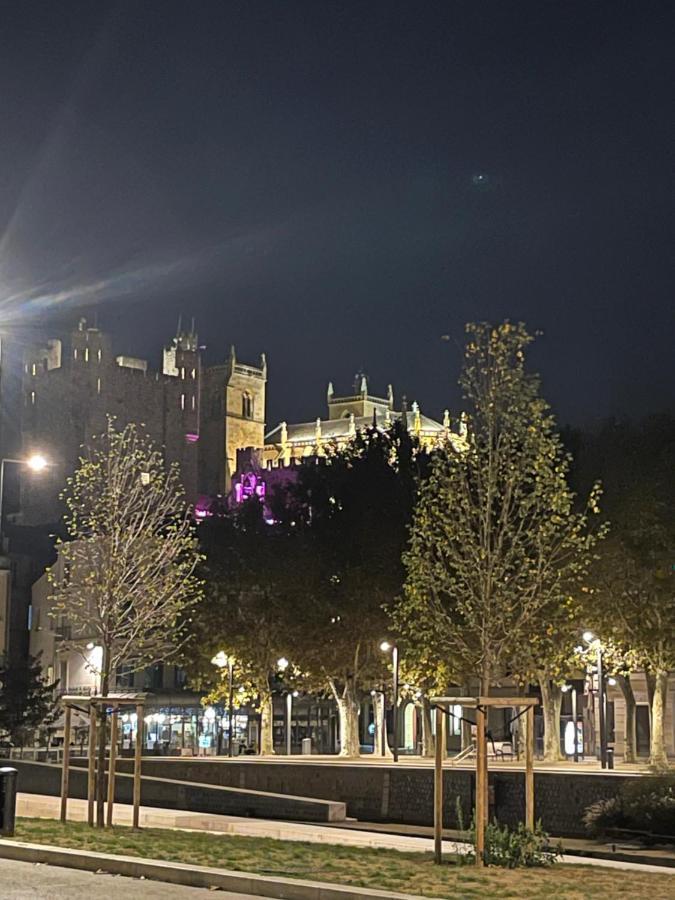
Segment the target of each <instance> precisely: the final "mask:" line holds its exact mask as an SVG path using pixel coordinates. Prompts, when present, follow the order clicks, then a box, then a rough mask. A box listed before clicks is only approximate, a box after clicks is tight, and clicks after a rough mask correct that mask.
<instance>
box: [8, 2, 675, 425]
mask: <svg viewBox="0 0 675 900" xmlns="http://www.w3.org/2000/svg"><path fill="white" fill-rule="evenodd" d="M674 8H675V4H673V3H672V2H667V3H665V2H664V3H657V2H649V0H635V2H631V3H627V2H620V0H613V2H607V3H604V2H591V0H584V2H569V0H565V2H563V0H560V2H546V0H537V2H532V3H529V2H525V0H512V2H507V0H499V2H495V3H487V2H479V0H471V2H453V0H443V2H439V3H434V2H429V0H425V2H422V3H414V2H412V0H410V2H408V3H397V2H393V0H387V2H384V3H378V2H373V0H361V2H358V3H350V2H344V0H343V2H339V3H338V2H329V0H308V2H292V0H288V2H274V0H266V2H255V0H246V2H241V3H240V2H229V0H218V2H208V0H200V2H188V0H184V2H180V3H174V2H169V0H161V2H152V0H143V2H129V3H106V2H102V0H98V2H91V0H87V2H82V3H80V2H74V0H61V2H58V3H46V2H40V3H32V2H28V0H16V2H14V3H9V2H7V0H4V2H2V4H1V5H0V300H1V301H2V305H0V316H1V317H2V318H3V319H4V323H2V322H0V325H2V324H4V327H5V330H6V332H7V333H8V334H9V335H12V334H14V335H15V336H16V338H17V339H18V338H22V337H25V335H26V334H27V333H28V332H27V328H26V326H28V330H31V329H32V330H33V332H35V331H36V330H40V329H42V330H44V331H47V330H48V329H49V328H62V327H65V326H68V325H70V323H71V322H72V323H74V322H75V321H76V320H77V317H78V316H79V315H80V314H81V309H82V308H84V309H85V310H87V311H88V312H90V311H91V310H92V308H93V305H94V303H95V305H96V307H97V309H98V322H99V325H101V326H102V327H104V328H107V329H108V330H110V331H112V332H113V334H114V336H115V342H116V346H117V347H118V349H119V352H126V353H134V354H138V355H146V356H149V357H150V358H151V359H152V360H153V362H154V363H158V362H159V352H160V347H161V344H162V342H163V341H164V340H166V339H167V338H168V337H170V336H171V335H172V333H173V332H174V331H175V324H176V319H177V316H178V314H179V313H180V312H182V313H183V315H184V316H191V315H194V316H196V318H197V322H198V326H199V330H200V334H201V336H202V338H203V341H204V343H205V344H207V346H208V352H209V358H210V360H212V361H220V360H222V359H223V358H224V356H225V355H226V352H227V348H228V347H229V345H230V344H231V343H232V342H234V343H236V345H237V347H238V348H240V356H241V357H243V358H246V357H249V358H251V359H252V360H253V359H255V357H257V355H258V354H259V352H260V351H261V350H265V351H266V353H267V355H268V361H269V366H270V382H269V404H268V421H269V422H270V424H274V423H276V422H277V421H279V419H281V418H287V419H288V420H289V421H292V420H294V419H295V420H297V419H311V418H313V417H315V416H316V415H318V414H323V404H324V396H325V387H326V382H327V381H328V379H333V380H334V382H335V384H336V389H338V390H340V389H347V388H348V387H349V385H350V383H351V381H352V377H353V375H354V372H355V371H356V370H357V369H360V368H364V369H365V371H366V372H367V373H368V374H369V375H370V377H371V384H372V386H373V388H374V389H376V390H377V389H379V390H384V388H385V386H386V384H387V382H389V381H391V382H393V383H394V386H395V389H396V391H397V393H399V394H400V393H401V392H403V391H405V392H406V393H407V395H408V398H409V400H412V399H417V400H418V401H419V402H420V404H421V406H422V409H423V411H427V412H429V413H431V414H436V415H438V414H439V413H440V411H441V410H442V409H443V407H444V406H446V405H450V407H451V409H453V410H455V411H456V410H457V407H458V403H459V398H458V391H457V388H456V386H455V382H456V377H457V371H458V367H459V363H460V358H461V357H460V353H459V350H458V348H457V344H456V343H455V342H458V343H461V342H462V340H463V325H464V323H465V322H466V321H467V320H471V319H493V320H495V319H501V318H505V317H510V318H512V319H523V320H525V321H526V322H527V323H528V325H530V326H531V328H533V329H534V328H537V329H541V330H542V331H543V332H544V336H543V337H542V338H541V340H540V343H539V346H538V348H537V349H536V351H535V352H534V353H533V362H534V364H535V365H536V366H537V367H538V368H539V369H540V370H541V372H542V374H543V378H544V385H545V391H546V394H547V396H548V397H549V399H550V400H551V401H552V402H553V404H554V406H555V408H556V409H557V411H558V414H559V417H560V418H561V420H563V421H566V422H569V421H571V422H578V423H580V422H588V421H589V420H593V419H595V418H598V417H601V416H605V415H608V414H610V413H613V414H625V413H627V414H632V415H637V414H640V413H642V412H646V411H651V410H659V409H666V408H670V409H674V408H675V378H674V377H673V340H674V338H675V305H674V302H673V301H674V293H673V273H674V265H673V259H674V254H673V233H674V229H673V225H674V224H675V213H674V209H673V200H674V197H675V190H674V187H675V186H674V184H673V169H674V165H673V164H674V159H673V157H674V153H673V148H674V146H675V141H674V139H675V126H674V124H673V123H674V116H673V110H674V109H675V104H674V102H673V101H674V99H675V98H674V92H673V84H674V83H675V78H674V75H675V67H674V65H673V36H674V34H675V29H674V25H675V12H674ZM442 334H449V335H450V336H451V338H452V340H451V341H450V342H449V343H444V342H442V341H441V340H440V336H441V335H442Z"/></svg>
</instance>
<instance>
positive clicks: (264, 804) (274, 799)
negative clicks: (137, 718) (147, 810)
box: [0, 760, 345, 822]
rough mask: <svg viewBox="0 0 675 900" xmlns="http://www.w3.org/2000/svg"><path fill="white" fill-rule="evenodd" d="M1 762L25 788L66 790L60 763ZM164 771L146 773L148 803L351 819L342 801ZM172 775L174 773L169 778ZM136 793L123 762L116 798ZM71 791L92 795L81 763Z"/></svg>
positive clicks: (303, 818) (298, 818)
mask: <svg viewBox="0 0 675 900" xmlns="http://www.w3.org/2000/svg"><path fill="white" fill-rule="evenodd" d="M80 762H81V761H80ZM0 763H1V764H2V765H10V766H13V767H14V768H15V769H17V770H18V772H19V778H18V788H19V790H20V791H23V792H24V793H27V794H47V795H49V796H52V797H56V796H59V794H60V793H61V767H60V766H55V765H50V764H49V763H36V762H28V761H26V760H11V761H7V762H5V761H4V760H0ZM161 775H163V776H164V777H161V776H160V777H152V776H151V775H150V774H149V773H145V774H144V775H143V778H142V779H141V804H142V805H143V806H155V807H160V808H163V809H184V810H189V811H191V812H203V813H217V814H218V815H230V816H252V817H255V818H259V819H285V820H288V821H295V822H342V821H344V819H345V806H344V804H343V803H340V802H335V801H329V800H323V799H318V798H315V797H302V796H295V795H292V794H289V793H286V792H281V793H274V792H268V791H259V790H255V789H241V788H234V787H224V786H219V785H217V784H214V783H211V784H209V783H208V782H207V783H205V784H202V783H196V782H195V780H194V779H187V780H184V781H183V780H179V779H176V778H175V773H167V772H162V773H161ZM167 775H170V776H172V777H170V778H167V777H166V776H167ZM132 792H133V780H132V777H131V775H130V774H124V773H123V771H122V767H120V771H119V773H118V777H117V778H116V783H115V800H116V801H117V802H119V803H131V802H132ZM68 793H69V796H71V797H74V798H76V799H80V800H84V799H86V796H87V775H86V772H85V771H84V770H83V768H82V767H81V765H80V767H79V768H78V767H77V766H72V767H71V771H70V783H69V791H68Z"/></svg>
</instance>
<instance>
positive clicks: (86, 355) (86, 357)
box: [84, 347, 89, 362]
mask: <svg viewBox="0 0 675 900" xmlns="http://www.w3.org/2000/svg"><path fill="white" fill-rule="evenodd" d="M84 361H85V362H89V347H85V348H84Z"/></svg>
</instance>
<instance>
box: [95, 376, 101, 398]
mask: <svg viewBox="0 0 675 900" xmlns="http://www.w3.org/2000/svg"><path fill="white" fill-rule="evenodd" d="M96 393H97V394H100V393H101V379H100V378H97V379H96Z"/></svg>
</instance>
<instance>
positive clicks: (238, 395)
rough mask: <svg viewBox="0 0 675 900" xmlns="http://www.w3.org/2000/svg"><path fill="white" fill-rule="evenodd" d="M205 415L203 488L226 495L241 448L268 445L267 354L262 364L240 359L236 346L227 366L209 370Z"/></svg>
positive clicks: (203, 491)
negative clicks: (266, 434) (266, 439)
mask: <svg viewBox="0 0 675 900" xmlns="http://www.w3.org/2000/svg"><path fill="white" fill-rule="evenodd" d="M205 380H206V383H205V391H204V403H205V409H204V412H203V415H202V441H201V445H202V451H203V452H202V460H201V471H202V474H203V478H202V483H201V490H202V493H204V494H209V495H213V494H225V493H227V492H228V491H229V490H230V487H231V485H232V476H233V475H234V473H235V471H236V468H237V451H238V450H243V449H245V448H248V447H253V448H255V449H256V450H261V449H262V448H263V446H264V444H265V386H266V383H267V363H266V361H265V355H264V354H263V355H262V356H261V357H260V364H259V365H258V366H251V365H246V364H244V363H241V362H239V361H238V360H237V356H236V352H235V349H234V347H232V348H231V350H230V355H229V357H228V359H227V361H226V362H225V364H224V365H221V366H210V367H209V368H208V369H207V370H206V372H205Z"/></svg>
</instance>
